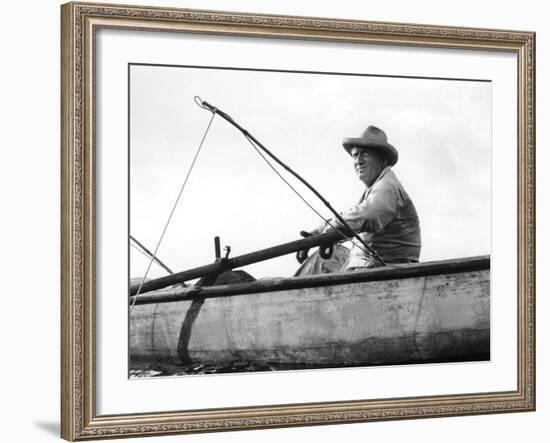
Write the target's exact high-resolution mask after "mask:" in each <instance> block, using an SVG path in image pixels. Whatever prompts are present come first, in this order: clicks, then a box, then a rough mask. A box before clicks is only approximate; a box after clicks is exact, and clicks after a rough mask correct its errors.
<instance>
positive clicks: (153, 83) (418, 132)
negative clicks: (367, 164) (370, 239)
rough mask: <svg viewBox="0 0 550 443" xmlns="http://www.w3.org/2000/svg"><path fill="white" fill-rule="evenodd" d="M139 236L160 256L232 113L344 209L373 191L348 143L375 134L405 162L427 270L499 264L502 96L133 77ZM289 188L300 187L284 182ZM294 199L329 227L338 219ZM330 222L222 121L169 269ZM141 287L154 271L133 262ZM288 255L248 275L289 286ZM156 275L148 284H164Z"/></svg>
mask: <svg viewBox="0 0 550 443" xmlns="http://www.w3.org/2000/svg"><path fill="white" fill-rule="evenodd" d="M130 76H131V79H130V80H131V83H130V85H131V86H130V233H131V234H132V235H133V236H134V237H136V238H137V239H138V240H139V241H140V242H142V243H144V244H145V245H146V246H147V247H148V248H149V249H151V250H153V249H154V247H155V245H156V243H157V242H158V240H159V237H160V235H161V233H162V230H163V228H164V224H165V223H166V220H167V218H168V216H169V214H170V211H171V209H172V206H173V204H174V201H175V199H176V197H177V194H178V192H179V189H180V187H181V185H182V183H183V180H184V178H185V175H186V173H187V171H188V169H189V166H190V164H191V161H192V159H193V156H194V155H195V152H196V150H197V148H198V146H199V143H200V141H201V139H202V136H203V134H204V131H205V129H206V127H207V124H208V121H209V120H210V117H211V114H210V113H209V112H207V111H205V110H202V109H201V108H199V107H198V106H197V105H196V104H195V102H194V100H193V97H194V96H196V95H199V96H201V97H202V98H203V99H204V100H207V101H208V102H210V103H212V104H213V105H215V106H217V107H218V108H220V109H221V110H223V111H225V112H226V113H228V114H230V115H231V116H232V117H233V118H234V119H235V120H236V121H237V122H238V123H239V124H241V125H242V126H243V127H245V128H247V129H248V130H249V131H250V132H251V133H252V134H253V135H254V136H255V137H256V138H258V139H259V140H260V141H261V142H262V143H264V144H265V145H266V146H267V147H268V148H269V149H270V150H271V151H272V152H274V153H275V154H276V155H277V156H279V157H280V158H281V159H282V160H283V161H285V162H286V163H287V164H288V165H290V166H291V167H292V168H293V169H294V170H295V171H297V172H298V173H299V174H301V175H302V176H303V177H304V178H305V179H306V180H308V181H309V182H310V183H311V184H312V185H313V186H314V187H316V188H317V189H318V190H319V191H320V192H321V194H322V195H323V196H325V198H327V199H328V201H329V202H330V203H331V204H332V206H333V207H335V208H336V209H337V210H344V209H346V208H347V207H349V206H350V205H353V204H355V203H356V201H357V199H358V198H359V197H360V195H361V192H362V186H361V183H360V182H359V181H358V180H357V179H356V177H355V173H354V170H353V164H352V161H351V159H350V157H349V156H348V155H347V154H346V152H345V151H344V149H343V148H342V145H341V141H342V139H343V138H344V137H356V136H360V134H361V133H362V132H363V131H364V130H365V128H366V127H367V126H368V125H371V124H372V125H375V126H378V127H380V128H382V129H384V131H386V133H387V135H388V141H389V142H390V143H391V144H393V145H394V146H395V147H396V148H397V149H398V150H399V156H400V157H399V162H398V163H397V165H396V166H395V167H394V171H395V173H396V174H397V176H398V178H399V179H400V181H401V182H402V183H403V185H404V186H405V188H406V189H407V191H408V193H409V195H410V196H411V198H412V200H413V202H414V204H415V206H416V209H417V211H418V214H419V218H420V224H421V230H422V253H421V258H420V259H421V261H430V260H438V259H447V258H458V257H467V256H474V255H481V254H489V253H490V251H491V244H490V228H491V84H490V83H488V82H481V81H459V80H436V79H417V78H389V77H373V76H367V75H343V74H331V75H329V74H326V73H325V74H312V73H295V72H265V71H247V70H232V69H205V68H190V67H164V66H132V67H131V71H130ZM285 178H287V179H288V180H289V181H291V182H292V183H293V184H296V183H297V181H296V180H295V179H293V178H291V177H289V176H288V174H286V175H285ZM296 187H297V188H298V189H299V190H300V191H301V193H302V194H303V195H304V196H305V197H306V199H307V200H308V201H309V202H310V203H311V204H312V205H313V206H314V207H315V208H316V209H318V210H319V211H320V212H321V213H322V214H324V215H325V216H327V217H328V216H330V213H329V211H328V210H327V209H326V208H325V207H324V206H323V205H322V203H320V202H318V201H317V199H316V197H315V196H313V195H312V194H311V193H310V192H309V191H307V190H306V189H305V188H304V187H303V186H302V185H300V184H296ZM320 222H321V220H320V219H319V218H318V216H317V215H316V214H315V213H313V212H312V211H311V209H309V208H308V207H307V206H306V205H305V204H304V203H303V202H302V201H301V200H299V198H298V197H297V196H296V195H295V194H294V193H293V192H292V191H291V190H290V189H289V188H288V187H287V185H286V184H284V183H283V182H282V181H281V179H280V178H279V177H277V176H276V175H275V173H274V172H273V171H272V170H271V169H269V167H268V166H267V165H266V164H265V163H264V161H263V160H262V159H261V158H260V157H259V156H258V154H257V153H256V152H255V151H254V150H253V148H252V147H251V146H250V144H249V143H248V142H247V141H246V139H245V138H244V137H243V136H242V135H241V134H240V133H239V132H238V131H237V130H236V129H235V128H233V127H232V126H230V125H229V124H228V123H227V122H226V121H224V120H223V119H221V118H219V117H216V118H215V119H214V122H213V124H212V127H211V129H210V132H209V134H208V136H207V138H206V140H205V143H204V145H203V148H202V151H201V153H200V155H199V157H198V160H197V163H196V165H195V167H194V169H193V171H192V173H191V176H190V179H189V182H188V183H187V186H186V188H185V190H184V191H183V194H182V198H181V201H180V203H179V205H178V207H177V209H176V211H175V213H174V217H173V219H172V222H171V224H170V226H169V227H168V230H167V232H166V235H165V237H164V240H163V242H162V244H161V246H160V249H159V251H158V256H159V258H160V259H161V260H163V261H164V262H165V263H166V264H167V265H168V266H169V267H171V268H172V269H173V270H175V271H181V270H185V269H188V268H191V267H196V266H200V265H203V264H208V263H210V262H212V261H213V259H214V246H213V238H214V236H216V235H218V236H220V237H221V242H222V246H223V245H230V246H231V251H232V252H231V255H232V256H236V255H240V254H243V253H247V252H252V251H255V250H258V249H262V248H266V247H270V246H274V245H276V244H279V243H283V242H287V241H292V240H295V239H297V238H299V232H300V230H303V229H306V230H308V229H312V228H314V227H315V226H317V225H318V224H319V223H320ZM130 257H131V276H141V275H143V273H144V272H145V269H146V268H147V265H148V260H147V259H146V258H145V257H144V256H143V255H142V254H140V253H139V252H137V251H136V250H135V249H134V248H131V249H130ZM297 266H298V264H297V262H296V261H295V258H294V255H289V256H285V257H281V258H277V259H273V260H269V261H265V262H263V263H259V264H256V265H251V266H249V267H247V268H245V269H246V270H247V271H248V272H250V273H251V274H252V275H253V276H254V277H256V278H261V277H268V276H290V275H292V274H293V273H294V271H295V270H296V268H297ZM164 274H165V271H164V270H163V269H161V268H160V267H158V266H156V265H153V266H152V268H151V271H150V273H149V276H150V277H156V276H161V275H164Z"/></svg>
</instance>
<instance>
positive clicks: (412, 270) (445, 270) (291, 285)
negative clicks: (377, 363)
mask: <svg viewBox="0 0 550 443" xmlns="http://www.w3.org/2000/svg"><path fill="white" fill-rule="evenodd" d="M489 269H490V256H489V255H482V256H475V257H467V258H460V259H451V260H437V261H430V262H422V263H407V264H400V265H388V266H385V267H379V268H370V269H365V270H363V271H354V272H338V273H331V274H319V275H307V276H297V277H275V278H269V279H262V280H255V281H253V282H242V283H232V284H228V285H217V286H203V287H179V288H170V289H162V290H157V291H151V292H147V293H143V294H140V295H139V296H137V300H135V304H136V305H143V304H156V303H170V302H177V301H186V300H194V299H196V298H218V297H232V296H238V295H246V294H257V293H263V292H277V291H285V290H291V289H304V288H317V287H323V286H334V285H342V284H352V283H364V282H374V281H387V280H400V279H407V278H418V277H426V276H431V275H442V274H458V273H464V272H476V271H484V270H489ZM135 297H136V296H131V297H130V303H134V299H135Z"/></svg>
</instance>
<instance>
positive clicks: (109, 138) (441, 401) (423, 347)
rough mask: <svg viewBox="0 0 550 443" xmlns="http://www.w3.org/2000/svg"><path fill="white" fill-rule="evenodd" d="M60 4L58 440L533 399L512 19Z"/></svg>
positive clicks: (526, 122) (522, 141) (383, 416)
mask: <svg viewBox="0 0 550 443" xmlns="http://www.w3.org/2000/svg"><path fill="white" fill-rule="evenodd" d="M312 12H314V11H312ZM61 15H62V42H61V44H62V70H61V71H62V97H61V100H62V128H61V131H62V177H61V179H62V195H61V199H62V306H61V309H62V315H61V317H62V325H61V326H62V353H63V355H62V373H61V378H62V392H61V399H62V426H61V433H62V437H63V438H65V439H67V440H71V441H73V440H84V439H93V438H108V437H122V436H126V437H127V436H146V435H159V434H174V433H194V432H205V431H225V430H238V429H260V428H269V427H281V426H303V425H320V424H335V423H351V422H366V421H376V420H396V419H404V418H422V417H441V416H449V415H455V416H456V415H471V414H489V413H497V412H519V411H532V410H534V409H535V329H534V327H535V324H534V323H535V217H534V215H535V100H534V97H535V95H534V94H535V35H534V33H532V32H526V31H504V30H491V29H470V28H452V27H446V26H436V25H416V24H414V25H413V24H396V23H379V22H364V21H356V20H343V19H327V18H313V17H289V16H269V15H259V14H249V13H234V12H231V13H229V12H219V11H199V10H185V9H166V8H156V7H133V6H124V5H106V4H91V3H78V2H76V3H68V4H65V5H63V6H62V7H61Z"/></svg>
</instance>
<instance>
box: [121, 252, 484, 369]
mask: <svg viewBox="0 0 550 443" xmlns="http://www.w3.org/2000/svg"><path fill="white" fill-rule="evenodd" d="M489 273H490V260H489V257H488V256H483V257H472V258H464V259H457V260H446V261H436V262H427V263H420V264H407V265H399V266H386V267H381V268H375V269H370V270H365V271H361V272H351V273H336V274H325V275H315V276H304V277H293V278H279V279H266V280H259V281H254V282H246V283H237V284H233V285H217V286H216V285H215V286H205V287H200V288H195V287H175V288H174V287H172V288H168V289H162V290H155V291H152V292H147V293H145V294H140V296H139V297H138V298H137V299H136V303H135V306H134V307H133V310H132V313H131V316H130V364H131V366H132V365H134V364H140V363H148V364H151V365H155V364H176V365H178V364H184V363H189V362H200V363H205V364H210V363H224V362H232V361H236V360H245V361H249V362H262V363H273V364H283V365H284V364H288V365H306V366H312V367H315V366H317V367H324V366H358V365H385V364H406V363H422V362H444V361H472V360H487V359H489V357H490V328H489V323H490V322H489V313H490V309H489V306H490V304H489V298H490V297H489V295H490V278H489Z"/></svg>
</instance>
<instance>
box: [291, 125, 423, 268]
mask: <svg viewBox="0 0 550 443" xmlns="http://www.w3.org/2000/svg"><path fill="white" fill-rule="evenodd" d="M343 146H344V149H345V150H346V152H347V153H348V154H349V155H350V156H351V157H352V159H353V163H354V166H355V172H356V174H357V177H358V178H359V180H361V181H362V182H363V184H364V185H365V191H364V192H363V195H362V196H361V199H360V200H359V202H358V203H357V204H356V205H355V206H352V207H351V208H349V209H348V210H347V211H344V212H342V214H341V215H342V217H343V218H344V220H345V221H346V222H347V223H348V224H349V226H350V227H351V228H352V229H353V230H354V231H356V232H360V234H359V235H360V236H361V238H362V239H363V240H364V241H365V243H366V244H368V245H369V246H370V247H371V248H372V249H374V250H375V251H376V253H377V254H378V256H379V257H380V258H381V259H382V260H383V262H384V263H385V264H388V265H392V264H399V263H414V262H418V259H419V256H420V247H421V241H420V225H419V222H418V215H417V213H416V209H415V207H414V204H413V202H412V201H411V199H410V197H409V195H408V194H407V192H406V191H405V188H404V187H403V185H402V184H401V183H400V182H399V180H398V179H397V177H396V176H395V173H394V172H393V171H392V166H394V165H395V164H396V163H397V159H398V152H397V149H395V147H393V146H392V145H391V144H389V143H388V139H387V136H386V134H385V132H384V131H382V130H381V129H379V128H377V127H375V126H369V127H368V128H367V129H366V130H365V132H364V133H363V134H362V135H361V137H358V138H346V139H344V141H343ZM339 228H342V225H341V223H340V222H339V221H338V220H336V219H331V220H330V221H329V223H328V224H323V225H322V226H320V227H319V228H317V229H315V230H313V231H312V232H311V234H321V233H324V232H328V231H330V230H333V229H339ZM311 258H313V257H311ZM304 265H306V263H304ZM304 265H302V267H303V266H304ZM381 265H382V263H381V262H380V261H379V260H377V259H376V258H375V257H373V255H372V254H371V253H370V252H369V251H368V250H367V249H366V248H365V246H364V245H362V244H361V243H360V242H358V241H357V240H354V242H353V246H352V248H351V251H350V253H349V257H347V259H346V260H345V262H344V263H343V269H344V270H348V271H354V270H361V269H365V268H371V267H377V266H381ZM324 272H326V271H324ZM300 274H303V273H302V272H300Z"/></svg>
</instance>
